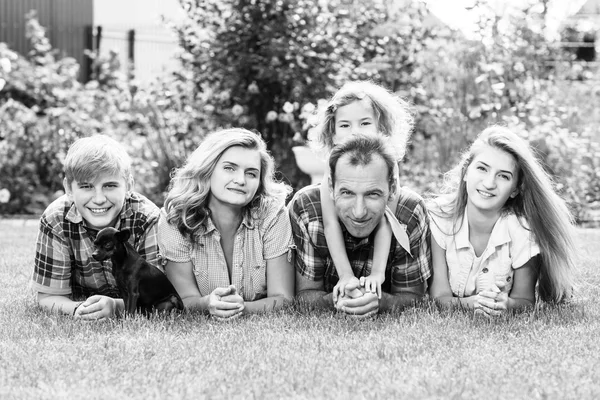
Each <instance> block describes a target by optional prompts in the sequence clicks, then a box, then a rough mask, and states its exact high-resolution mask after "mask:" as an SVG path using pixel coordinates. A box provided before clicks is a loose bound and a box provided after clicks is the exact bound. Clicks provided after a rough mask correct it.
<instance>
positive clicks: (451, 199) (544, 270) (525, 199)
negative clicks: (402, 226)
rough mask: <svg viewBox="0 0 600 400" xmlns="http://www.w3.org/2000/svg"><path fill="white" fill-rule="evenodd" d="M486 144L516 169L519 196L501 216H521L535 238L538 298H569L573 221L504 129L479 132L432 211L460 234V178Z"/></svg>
mask: <svg viewBox="0 0 600 400" xmlns="http://www.w3.org/2000/svg"><path fill="white" fill-rule="evenodd" d="M486 146H487V147H493V148H496V149H499V150H502V151H504V152H506V153H507V154H510V155H511V156H512V157H513V158H514V159H515V162H516V165H517V167H518V171H519V172H518V181H517V189H518V193H517V195H516V196H515V197H514V198H509V199H508V200H507V201H506V203H505V204H504V207H503V209H502V213H503V214H504V215H506V214H508V213H514V214H515V215H516V216H517V217H520V218H524V219H525V220H526V221H527V223H528V224H529V227H530V229H531V231H532V232H533V234H534V235H535V239H536V242H537V244H538V246H539V247H540V255H541V265H540V267H539V271H538V282H539V285H538V294H539V296H540V298H541V299H542V300H544V301H549V302H557V303H558V302H561V301H564V300H568V299H570V298H571V297H572V294H573V287H574V278H573V274H574V270H575V256H574V255H575V254H576V251H575V245H574V242H573V217H572V215H571V213H570V211H569V209H568V207H567V205H566V204H565V202H564V201H563V199H562V198H560V196H558V194H557V193H556V192H555V191H554V188H553V182H552V179H551V178H550V176H549V175H548V174H547V173H546V172H545V171H544V169H543V167H542V165H541V164H540V162H539V161H538V159H537V158H536V156H535V155H534V153H533V151H532V149H531V147H530V146H529V144H528V143H527V142H526V141H525V140H524V139H522V138H521V137H519V136H518V135H516V134H515V133H513V132H512V131H510V130H509V129H508V128H505V127H501V126H492V127H489V128H487V129H485V130H484V131H483V132H481V133H480V134H479V136H478V137H477V139H476V140H475V142H473V144H472V145H471V147H470V148H469V149H468V151H466V152H465V153H464V154H463V156H462V157H461V161H460V162H459V164H458V165H457V166H456V167H454V168H453V169H452V170H450V171H449V172H448V173H446V175H445V176H444V187H443V189H442V194H441V195H439V196H438V197H437V198H436V199H435V200H433V204H431V207H430V211H431V212H432V213H434V214H437V215H440V216H442V217H445V218H451V219H452V221H453V229H454V232H452V233H450V234H454V233H456V232H458V230H460V225H461V224H462V221H463V216H464V213H465V209H466V206H467V200H468V195H467V185H466V182H465V179H464V178H465V175H466V173H467V169H468V167H469V165H470V164H471V162H473V159H474V158H475V156H477V154H479V152H480V151H481V150H482V149H483V148H484V147H486Z"/></svg>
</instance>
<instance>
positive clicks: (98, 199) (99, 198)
mask: <svg viewBox="0 0 600 400" xmlns="http://www.w3.org/2000/svg"><path fill="white" fill-rule="evenodd" d="M105 201H106V195H105V194H104V190H102V188H99V189H97V190H96V192H95V193H94V199H93V202H94V203H96V204H103V203H104V202H105Z"/></svg>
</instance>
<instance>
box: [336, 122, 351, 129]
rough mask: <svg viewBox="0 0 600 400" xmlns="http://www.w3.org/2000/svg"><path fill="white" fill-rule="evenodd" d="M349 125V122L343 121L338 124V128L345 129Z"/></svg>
mask: <svg viewBox="0 0 600 400" xmlns="http://www.w3.org/2000/svg"><path fill="white" fill-rule="evenodd" d="M349 126H350V124H346V123H343V124H339V125H338V128H344V129H345V128H348V127H349Z"/></svg>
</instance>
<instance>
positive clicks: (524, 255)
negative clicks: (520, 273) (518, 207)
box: [510, 217, 540, 269]
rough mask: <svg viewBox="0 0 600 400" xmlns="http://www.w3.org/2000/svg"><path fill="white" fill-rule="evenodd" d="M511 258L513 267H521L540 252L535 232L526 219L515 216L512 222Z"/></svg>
mask: <svg viewBox="0 0 600 400" xmlns="http://www.w3.org/2000/svg"><path fill="white" fill-rule="evenodd" d="M510 242H511V247H510V251H511V258H512V260H513V262H512V267H513V269H518V268H521V267H522V266H523V265H525V264H526V263H527V261H529V260H530V259H531V258H532V257H535V256H536V255H538V254H540V248H539V246H538V245H537V243H536V242H535V238H534V235H533V232H531V230H529V224H527V222H526V221H525V220H524V219H517V218H516V217H515V218H514V220H513V221H511V224H510Z"/></svg>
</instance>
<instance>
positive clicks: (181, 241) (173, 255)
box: [158, 211, 192, 263]
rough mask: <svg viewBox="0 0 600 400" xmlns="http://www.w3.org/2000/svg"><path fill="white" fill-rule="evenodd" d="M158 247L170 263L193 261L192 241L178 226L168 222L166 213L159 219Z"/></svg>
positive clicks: (162, 213) (161, 214)
mask: <svg viewBox="0 0 600 400" xmlns="http://www.w3.org/2000/svg"><path fill="white" fill-rule="evenodd" d="M158 247H159V248H160V251H161V253H162V256H163V257H164V258H165V259H166V260H168V261H173V262H178V263H184V262H190V261H191V260H192V257H191V243H190V241H189V240H187V239H186V238H185V237H184V236H183V235H182V234H181V232H179V230H178V229H177V227H176V226H174V225H172V224H170V223H169V222H167V218H166V215H165V213H164V211H162V212H161V213H160V217H159V219H158Z"/></svg>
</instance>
